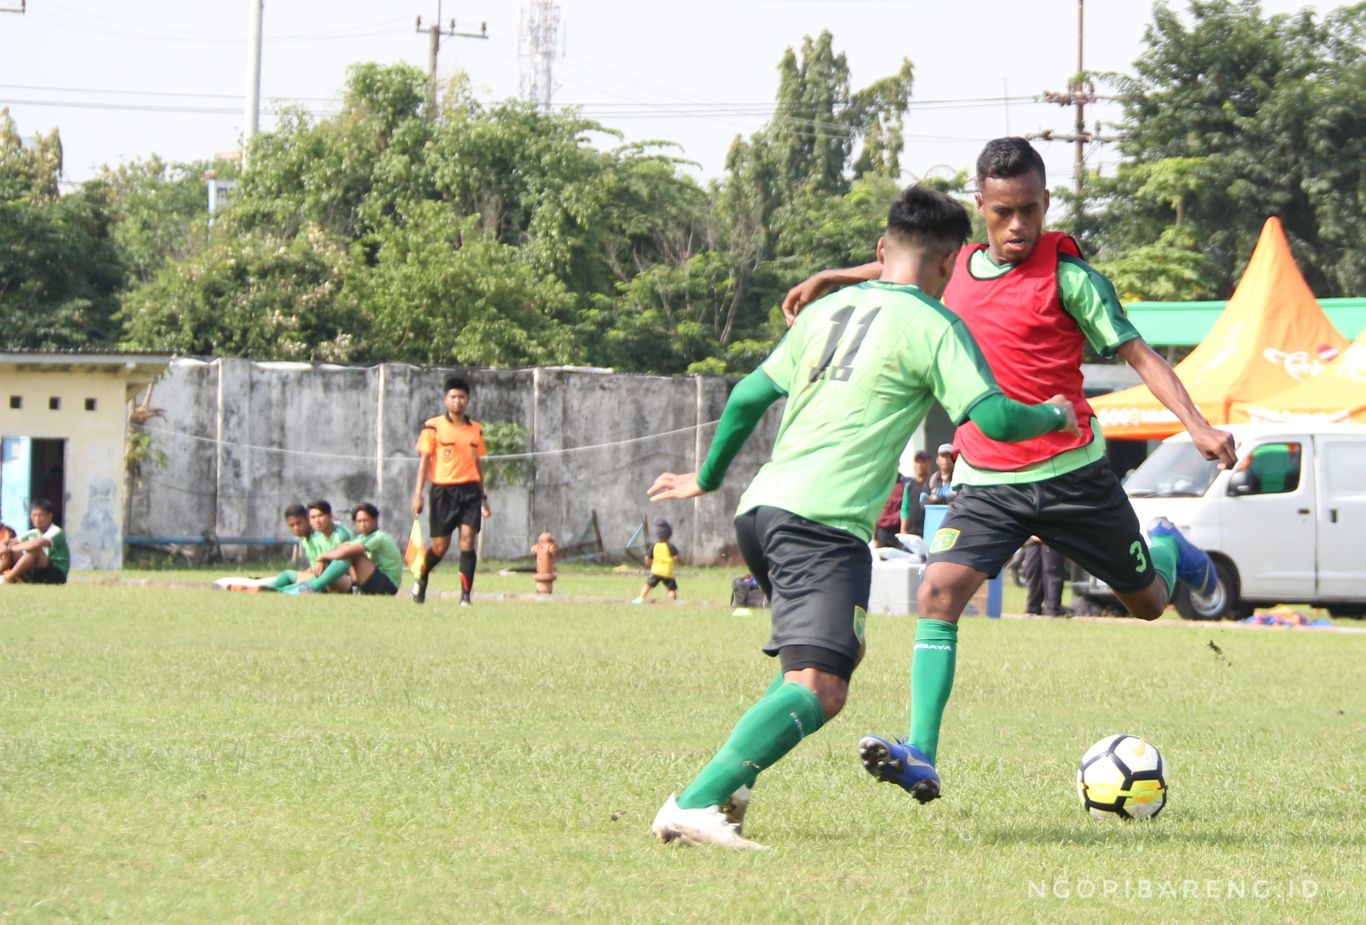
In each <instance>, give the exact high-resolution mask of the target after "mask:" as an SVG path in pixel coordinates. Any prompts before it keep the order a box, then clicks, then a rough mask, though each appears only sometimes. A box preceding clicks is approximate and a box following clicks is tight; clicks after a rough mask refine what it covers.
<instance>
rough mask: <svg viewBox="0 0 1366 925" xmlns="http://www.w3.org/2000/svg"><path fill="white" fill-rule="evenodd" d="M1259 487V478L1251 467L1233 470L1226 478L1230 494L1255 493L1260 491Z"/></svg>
mask: <svg viewBox="0 0 1366 925" xmlns="http://www.w3.org/2000/svg"><path fill="white" fill-rule="evenodd" d="M1261 488H1262V486H1261V480H1260V479H1259V478H1257V476H1256V474H1255V473H1254V472H1253V471H1252V470H1251V469H1243V470H1240V471H1238V472H1235V473H1233V476H1232V477H1231V478H1230V479H1229V480H1228V493H1229V494H1230V495H1255V494H1257V493H1258V492H1259V491H1261Z"/></svg>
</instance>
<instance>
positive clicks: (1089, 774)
mask: <svg viewBox="0 0 1366 925" xmlns="http://www.w3.org/2000/svg"><path fill="white" fill-rule="evenodd" d="M1165 773H1166V764H1165V762H1163V760H1162V753H1161V752H1159V751H1158V750H1157V746H1156V745H1153V744H1152V743H1151V742H1149V741H1147V740H1145V739H1141V738H1139V737H1138V736H1133V735H1114V736H1106V737H1105V738H1103V739H1101V740H1100V741H1099V742H1097V743H1096V744H1095V745H1092V746H1091V747H1090V748H1088V749H1087V750H1086V754H1085V755H1082V757H1081V765H1080V766H1078V768H1077V796H1079V797H1081V805H1082V807H1083V808H1085V810H1086V811H1087V812H1088V813H1090V814H1091V815H1092V817H1094V818H1096V819H1151V818H1153V817H1154V816H1156V815H1157V814H1158V813H1160V812H1161V811H1162V807H1164V806H1166V805H1167V779H1166V777H1165V776H1164V775H1165Z"/></svg>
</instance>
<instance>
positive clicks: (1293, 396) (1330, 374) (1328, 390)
mask: <svg viewBox="0 0 1366 925" xmlns="http://www.w3.org/2000/svg"><path fill="white" fill-rule="evenodd" d="M1229 420H1230V421H1233V422H1235V423H1237V422H1242V421H1272V422H1275V421H1322V422H1325V423H1343V424H1345V423H1349V422H1351V423H1357V424H1366V332H1363V333H1362V334H1361V336H1360V337H1358V338H1357V339H1356V340H1355V341H1353V342H1352V345H1351V346H1350V347H1348V348H1347V351H1346V352H1345V353H1343V355H1342V356H1340V357H1338V358H1337V359H1336V360H1334V361H1333V362H1332V363H1330V364H1328V367H1327V368H1326V369H1325V370H1324V371H1323V374H1322V375H1320V376H1318V377H1316V378H1314V379H1311V380H1310V381H1308V382H1304V383H1301V384H1300V385H1297V386H1294V387H1292V388H1289V389H1286V390H1285V391H1284V392H1277V393H1276V394H1275V395H1268V396H1266V397H1265V398H1259V399H1257V400H1255V401H1240V402H1234V403H1233V407H1232V408H1231V409H1230V410H1229Z"/></svg>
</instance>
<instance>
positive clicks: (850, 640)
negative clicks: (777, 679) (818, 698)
mask: <svg viewBox="0 0 1366 925" xmlns="http://www.w3.org/2000/svg"><path fill="white" fill-rule="evenodd" d="M735 538H736V540H737V542H738V543H739V546H740V554H741V555H742V556H743V557H744V560H745V564H746V565H747V566H749V570H750V573H751V574H752V575H753V576H754V580H755V581H756V582H757V583H758V585H759V587H760V588H761V589H763V592H764V595H765V596H766V597H767V598H768V599H769V602H770V606H771V607H772V615H773V616H772V624H773V629H772V633H771V634H770V637H769V640H768V644H767V645H766V646H764V652H766V653H767V654H769V655H779V654H784V651H783V650H784V649H789V650H793V647H814V649H815V650H823V653H822V657H821V658H811V657H809V656H810V655H811V650H810V649H805V648H803V649H795V651H797V652H804V653H806V656H808V657H799V658H797V659H796V660H795V661H792V660H790V659H788V658H787V657H786V656H785V657H784V659H783V670H784V671H792V670H796V669H798V668H819V669H821V670H822V671H827V672H829V673H830V674H834V675H838V676H839V677H842V678H844V679H845V680H846V681H847V680H848V679H849V677H850V676H851V675H852V674H853V673H854V666H855V665H856V664H857V663H858V658H859V653H860V651H861V650H862V648H863V637H864V622H865V620H866V619H867V615H868V589H869V586H870V585H871V584H872V578H873V559H872V554H871V553H869V552H868V544H867V543H865V542H864V541H863V540H861V539H859V538H858V537H856V536H854V535H853V534H852V533H847V532H845V531H844V530H837V529H835V528H834V527H827V526H825V525H824V524H818V523H815V522H813V521H810V520H807V519H806V518H804V517H798V516H797V515H796V514H793V513H791V512H789V511H784V510H781V509H779V508H774V507H757V508H754V509H753V510H749V511H746V512H744V513H743V514H741V515H739V516H738V517H736V518H735Z"/></svg>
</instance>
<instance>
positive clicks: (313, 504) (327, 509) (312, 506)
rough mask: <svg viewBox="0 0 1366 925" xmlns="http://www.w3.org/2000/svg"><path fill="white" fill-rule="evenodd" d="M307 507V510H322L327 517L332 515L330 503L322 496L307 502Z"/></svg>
mask: <svg viewBox="0 0 1366 925" xmlns="http://www.w3.org/2000/svg"><path fill="white" fill-rule="evenodd" d="M308 509H309V511H322V512H323V513H324V514H326V515H327V516H328V517H331V516H332V505H330V504H328V503H327V502H326V501H324V500H323V499H322V498H319V499H318V500H317V501H310V502H308Z"/></svg>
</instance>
